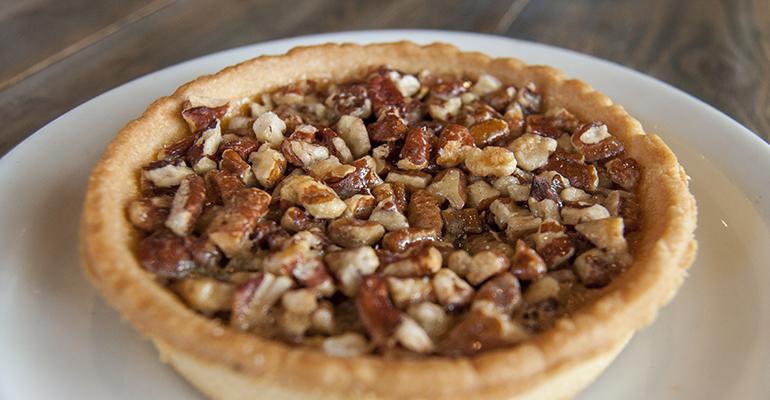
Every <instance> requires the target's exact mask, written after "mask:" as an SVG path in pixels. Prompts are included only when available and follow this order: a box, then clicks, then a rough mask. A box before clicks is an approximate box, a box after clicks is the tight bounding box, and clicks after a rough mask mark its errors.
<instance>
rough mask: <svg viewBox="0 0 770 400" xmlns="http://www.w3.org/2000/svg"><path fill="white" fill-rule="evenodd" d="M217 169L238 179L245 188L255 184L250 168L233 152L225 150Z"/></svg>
mask: <svg viewBox="0 0 770 400" xmlns="http://www.w3.org/2000/svg"><path fill="white" fill-rule="evenodd" d="M219 169H220V170H222V171H224V172H227V173H229V174H232V175H235V176H237V177H238V178H240V179H241V180H242V181H243V183H244V184H246V185H247V186H254V185H255V184H256V183H257V180H256V178H255V177H254V172H252V170H251V166H250V165H249V163H247V162H246V161H243V159H242V158H241V156H239V155H238V153H236V152H235V150H231V149H227V150H225V151H224V152H222V160H220V161H219Z"/></svg>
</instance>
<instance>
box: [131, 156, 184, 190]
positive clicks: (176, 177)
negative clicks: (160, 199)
mask: <svg viewBox="0 0 770 400" xmlns="http://www.w3.org/2000/svg"><path fill="white" fill-rule="evenodd" d="M194 173H195V172H193V170H192V169H190V168H189V167H188V166H186V165H185V164H184V162H183V161H182V160H177V161H173V162H172V161H166V160H161V161H155V162H152V163H150V164H147V165H146V166H144V168H142V178H144V179H146V180H147V181H149V182H151V183H152V184H153V185H154V186H155V187H158V188H169V187H174V186H178V185H179V184H180V183H182V180H183V179H184V178H185V177H187V176H188V175H192V174H194Z"/></svg>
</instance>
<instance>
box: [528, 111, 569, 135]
mask: <svg viewBox="0 0 770 400" xmlns="http://www.w3.org/2000/svg"><path fill="white" fill-rule="evenodd" d="M525 129H526V133H529V134H532V135H538V136H544V137H547V138H551V139H558V138H559V137H560V136H561V135H562V134H564V131H562V130H561V129H559V127H558V126H556V125H554V123H553V121H551V120H550V119H549V118H546V117H545V116H542V115H530V116H528V117H527V119H526V128H525Z"/></svg>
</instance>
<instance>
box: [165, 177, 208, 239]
mask: <svg viewBox="0 0 770 400" xmlns="http://www.w3.org/2000/svg"><path fill="white" fill-rule="evenodd" d="M205 201H206V185H205V183H204V182H203V178H201V177H200V176H198V175H190V176H188V177H187V178H185V179H184V180H183V181H182V183H181V184H180V185H179V189H177V191H176V194H175V195H174V201H173V202H172V203H171V211H170V212H169V215H168V219H166V223H165V225H166V227H167V228H169V229H171V231H172V232H174V233H176V234H177V235H179V236H186V235H188V234H189V233H190V232H192V229H193V227H194V226H195V220H196V219H197V218H198V217H199V216H200V215H201V212H202V211H203V204H204V202H205Z"/></svg>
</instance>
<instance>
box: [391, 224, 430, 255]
mask: <svg viewBox="0 0 770 400" xmlns="http://www.w3.org/2000/svg"><path fill="white" fill-rule="evenodd" d="M438 240H439V238H438V233H436V231H435V230H433V229H425V228H405V229H399V230H396V231H392V232H388V233H386V234H385V236H383V237H382V247H383V248H384V249H385V250H388V251H391V252H394V253H400V252H403V251H404V250H406V249H408V248H411V247H416V246H419V245H422V244H431V243H433V242H436V241H438Z"/></svg>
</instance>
